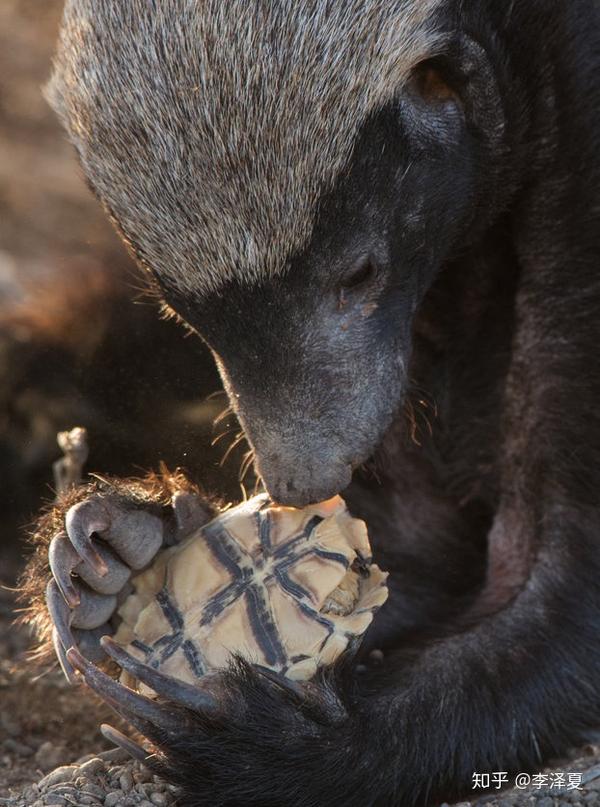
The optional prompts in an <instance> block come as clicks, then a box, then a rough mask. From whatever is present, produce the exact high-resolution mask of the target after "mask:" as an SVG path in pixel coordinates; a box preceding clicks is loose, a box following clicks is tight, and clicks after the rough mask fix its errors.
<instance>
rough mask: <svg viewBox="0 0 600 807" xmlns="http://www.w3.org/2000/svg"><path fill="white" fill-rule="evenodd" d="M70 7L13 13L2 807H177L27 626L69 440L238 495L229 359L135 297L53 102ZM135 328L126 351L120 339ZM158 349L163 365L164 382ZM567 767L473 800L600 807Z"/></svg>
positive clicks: (3, 222)
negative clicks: (218, 448) (229, 435)
mask: <svg viewBox="0 0 600 807" xmlns="http://www.w3.org/2000/svg"><path fill="white" fill-rule="evenodd" d="M61 5H62V3H61V2H60V0H44V2H40V0H0V478H2V480H3V484H2V486H0V508H1V510H2V513H3V523H2V528H1V530H0V805H2V804H7V805H8V804H10V805H14V807H19V806H20V805H25V804H27V805H36V807H41V805H46V804H56V805H60V804H64V805H69V804H71V805H79V804H104V805H106V807H127V805H130V804H131V805H136V804H138V805H140V804H141V805H142V807H148V806H149V807H152V805H155V807H161V805H162V806H163V807H164V806H166V805H169V804H172V803H174V802H175V801H176V794H175V793H174V792H173V791H172V789H170V788H169V787H168V786H166V785H165V784H164V783H161V782H159V781H158V780H155V779H154V778H153V777H152V776H151V775H150V774H149V773H148V771H146V770H144V769H143V768H141V767H140V766H139V765H138V764H137V763H133V762H127V761H125V760H124V759H123V757H122V756H120V755H119V754H118V753H115V752H114V751H111V750H109V745H108V743H107V742H106V741H105V740H104V739H103V738H102V736H101V734H100V732H99V729H98V726H99V724H100V723H101V722H103V721H105V720H107V719H109V720H110V721H112V722H113V723H114V722H115V721H114V719H113V718H112V716H111V715H110V713H109V712H108V710H107V709H106V708H105V707H102V706H100V705H98V704H96V703H95V702H94V701H92V700H91V699H90V697H89V696H87V695H86V696H84V695H83V694H82V693H81V692H79V691H77V690H76V689H72V688H70V687H68V686H67V684H66V682H65V681H64V680H63V678H62V676H61V675H60V674H59V673H58V672H53V673H46V674H44V675H40V674H39V671H38V670H37V669H36V668H35V666H33V665H32V664H31V663H29V662H27V660H26V655H25V650H26V647H27V644H28V641H29V639H28V636H27V632H26V631H25V630H24V629H22V628H19V629H17V628H16V627H14V625H13V623H12V620H13V618H14V615H15V602H14V593H13V591H12V587H13V586H14V583H15V580H16V577H17V575H18V572H19V569H20V568H21V565H22V563H23V557H24V555H25V553H26V549H25V544H24V540H23V536H24V534H25V525H26V524H27V523H28V522H29V521H30V520H31V518H32V516H33V514H34V513H35V511H36V510H37V508H38V507H39V505H40V503H41V501H42V500H43V499H44V498H48V497H49V496H51V484H52V477H51V473H50V468H51V462H52V461H53V460H54V459H56V458H57V456H58V454H59V452H58V449H57V447H56V442H55V435H56V432H57V431H58V430H60V429H65V428H70V427H72V426H74V425H77V424H81V425H87V426H88V427H90V429H91V439H90V442H91V446H92V453H93V457H94V467H95V468H96V469H97V470H101V471H104V472H107V471H109V472H113V473H120V474H125V473H135V472H137V471H139V469H140V468H149V467H152V466H154V467H156V465H157V463H158V461H159V460H165V461H167V462H168V463H170V464H171V465H172V466H174V465H179V464H183V465H186V466H187V467H191V468H192V469H193V470H195V471H199V472H200V473H201V478H205V479H208V482H209V487H210V486H212V487H213V488H214V489H215V490H219V491H220V492H223V491H224V492H225V493H226V495H229V496H231V497H234V496H235V495H236V492H237V493H238V494H239V489H238V484H237V478H236V474H235V473H232V472H231V471H229V472H228V471H227V470H223V469H221V468H220V466H219V463H218V455H216V454H215V453H214V451H213V450H212V449H211V448H210V437H211V425H210V424H211V422H212V420H213V418H214V415H215V414H216V412H217V411H219V406H220V404H218V403H215V402H214V400H209V401H207V400H206V399H205V396H206V394H208V393H210V392H212V391H213V390H214V389H216V388H217V381H216V377H215V374H214V369H213V368H212V364H211V362H210V360H209V358H208V357H207V356H206V353H205V352H204V351H203V349H202V348H201V347H200V346H199V345H197V344H193V343H192V341H191V340H183V339H182V338H181V334H180V333H179V331H178V330H177V329H176V327H175V325H174V324H173V323H159V322H158V319H157V317H156V312H155V308H154V307H153V306H151V305H146V304H144V302H143V300H141V304H140V300H139V299H137V302H136V300H135V298H136V295H135V294H134V293H132V286H133V285H135V282H136V281H135V280H132V279H131V278H132V277H133V275H132V274H131V264H130V261H129V259H128V257H127V256H126V254H125V252H124V250H123V248H122V247H121V245H120V244H119V243H118V241H117V239H116V237H115V235H114V234H113V232H112V230H111V229H110V227H109V225H108V224H107V222H106V220H105V217H104V215H103V214H102V212H101V211H100V210H99V208H98V206H97V204H96V202H95V200H93V198H92V196H91V194H90V193H89V192H88V191H87V189H86V187H85V184H84V183H83V181H82V179H81V177H80V175H79V171H78V169H77V166H76V164H75V160H74V157H73V154H72V152H71V149H70V147H69V145H68V144H67V143H66V141H65V139H64V137H63V135H62V134H61V132H60V131H59V128H58V125H57V123H56V121H55V119H54V117H53V114H52V113H51V112H50V110H49V109H48V107H47V105H46V103H45V101H44V100H43V97H42V94H41V91H40V87H41V85H42V84H43V82H44V81H45V79H46V78H47V75H48V72H49V65H50V61H51V52H52V47H53V42H54V39H55V36H56V31H57V27H58V20H59V15H60V9H61ZM123 278H126V280H123ZM73 281H76V282H73ZM81 289H83V290H84V291H83V292H82V291H81ZM40 301H42V302H43V304H42V305H40ZM33 308H35V310H36V313H35V316H33V317H32V316H31V314H30V312H31V310H32V309H33ZM81 321H84V322H85V327H84V328H81V326H80V323H81ZM124 322H126V323H127V324H128V325H130V326H131V335H130V337H128V339H127V350H126V351H124V350H123V343H122V341H121V342H115V333H116V332H117V331H118V330H119V328H122V326H123V323H124ZM117 325H118V328H117ZM174 346H177V347H174ZM142 350H147V351H149V352H150V353H151V355H152V358H153V361H152V363H151V373H149V374H148V371H147V370H146V365H145V363H144V362H143V361H142V360H141V359H140V358H139V355H140V354H141V351H142ZM128 358H132V360H133V361H132V364H130V365H128V364H127V361H128ZM190 367H194V368H196V370H195V373H194V376H193V377H190V370H189V368H190ZM91 368H93V369H91ZM134 378H135V385H132V379H134ZM157 389H159V390H161V391H162V392H163V394H162V395H161V397H160V399H159V398H157V396H156V394H155V393H156V390H157ZM132 422H134V423H135V424H136V427H135V428H134V429H133V430H132V427H131V423H132ZM190 434H193V435H194V439H193V440H190ZM190 446H191V448H190ZM211 452H212V453H211ZM238 459H239V457H238ZM57 769H58V770H57ZM552 770H553V772H554V774H556V773H557V772H569V773H572V774H576V773H577V772H581V783H582V789H576V790H569V789H568V788H565V787H563V788H561V787H560V786H559V785H560V780H559V779H556V777H555V778H554V780H553V782H554V785H553V786H551V780H550V775H551V773H552V771H551V772H550V773H548V775H547V779H546V780H545V781H544V780H543V779H541V780H539V781H538V782H537V783H535V784H534V786H532V787H528V788H525V789H524V790H518V789H517V790H512V791H511V790H507V791H504V792H503V793H502V794H501V795H500V796H498V795H493V794H492V795H488V796H482V797H481V798H479V800H477V799H475V800H474V801H472V802H470V804H471V805H476V804H477V805H483V804H491V805H496V806H497V807H506V805H536V807H564V806H565V805H586V804H596V803H598V804H600V749H599V748H598V747H597V746H595V745H590V746H588V747H587V748H584V749H579V750H578V751H577V752H574V753H573V755H572V756H571V758H569V759H567V760H563V761H562V762H560V763H557V764H556V766H555V767H554V769H552ZM55 771H56V772H55ZM575 779H576V777H575ZM557 783H558V784H557ZM537 785H539V786H537ZM474 796H479V793H477V792H474Z"/></svg>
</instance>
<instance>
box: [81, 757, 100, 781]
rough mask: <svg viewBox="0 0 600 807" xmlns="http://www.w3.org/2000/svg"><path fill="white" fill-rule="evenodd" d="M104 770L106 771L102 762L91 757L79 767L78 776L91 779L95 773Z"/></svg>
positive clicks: (97, 758)
mask: <svg viewBox="0 0 600 807" xmlns="http://www.w3.org/2000/svg"><path fill="white" fill-rule="evenodd" d="M104 770H106V765H105V764H104V760H102V759H100V758H99V757H92V758H91V759H88V761H87V762H84V764H83V765H81V766H80V767H79V773H80V775H81V776H85V777H87V778H88V779H92V778H93V777H94V776H96V774H97V773H100V771H104Z"/></svg>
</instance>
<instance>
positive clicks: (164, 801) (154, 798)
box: [150, 793, 169, 807]
mask: <svg viewBox="0 0 600 807" xmlns="http://www.w3.org/2000/svg"><path fill="white" fill-rule="evenodd" d="M150 801H151V802H152V804H155V805H156V807H167V805H168V803H169V800H168V798H167V797H166V796H165V794H164V793H152V795H151V796H150Z"/></svg>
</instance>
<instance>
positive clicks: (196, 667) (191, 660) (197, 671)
mask: <svg viewBox="0 0 600 807" xmlns="http://www.w3.org/2000/svg"><path fill="white" fill-rule="evenodd" d="M183 654H184V656H185V658H186V661H187V663H188V664H189V665H190V668H191V670H192V672H193V673H194V675H196V676H197V677H198V678H200V677H201V676H203V675H204V673H205V672H206V670H205V669H204V665H203V664H202V661H201V660H200V653H199V652H198V649H197V647H196V645H195V644H194V643H193V642H192V641H191V640H190V639H186V640H185V642H184V643H183Z"/></svg>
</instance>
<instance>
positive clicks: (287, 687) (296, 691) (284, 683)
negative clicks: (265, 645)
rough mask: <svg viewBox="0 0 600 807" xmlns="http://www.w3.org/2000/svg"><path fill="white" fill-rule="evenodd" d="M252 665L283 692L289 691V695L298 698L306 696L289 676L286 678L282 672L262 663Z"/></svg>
mask: <svg viewBox="0 0 600 807" xmlns="http://www.w3.org/2000/svg"><path fill="white" fill-rule="evenodd" d="M253 667H254V669H255V670H256V671H257V672H258V673H260V675H262V676H263V677H264V678H266V679H268V680H269V681H270V682H271V683H272V684H275V686H278V687H280V688H281V689H283V690H284V691H285V692H289V693H290V694H291V695H293V696H294V697H296V698H298V699H300V700H304V698H305V697H306V695H305V692H304V690H303V689H302V686H301V685H300V684H299V683H298V682H297V681H292V680H291V679H290V678H286V676H285V675H283V674H282V673H279V672H276V671H275V670H271V669H270V668H269V667H263V665H262V664H254V665H253Z"/></svg>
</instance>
